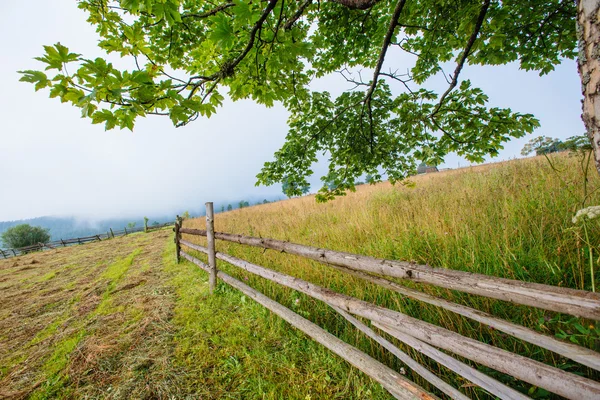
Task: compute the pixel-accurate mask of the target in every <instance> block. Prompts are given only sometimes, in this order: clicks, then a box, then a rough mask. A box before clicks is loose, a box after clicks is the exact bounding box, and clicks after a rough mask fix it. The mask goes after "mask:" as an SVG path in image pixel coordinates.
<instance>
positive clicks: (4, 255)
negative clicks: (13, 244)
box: [0, 249, 6, 258]
mask: <svg viewBox="0 0 600 400" xmlns="http://www.w3.org/2000/svg"><path fill="white" fill-rule="evenodd" d="M0 253H2V256H3V257H4V258H6V254H4V250H2V249H0Z"/></svg>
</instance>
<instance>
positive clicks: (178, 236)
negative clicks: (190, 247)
mask: <svg viewBox="0 0 600 400" xmlns="http://www.w3.org/2000/svg"><path fill="white" fill-rule="evenodd" d="M180 223H181V220H180V218H179V215H178V216H177V217H176V219H175V228H174V231H175V255H176V256H177V264H179V260H180V259H181V244H180V243H179V239H181V234H180V233H179V228H180V227H181V226H180V225H179V224H180Z"/></svg>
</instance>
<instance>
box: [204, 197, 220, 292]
mask: <svg viewBox="0 0 600 400" xmlns="http://www.w3.org/2000/svg"><path fill="white" fill-rule="evenodd" d="M206 242H207V246H206V247H207V248H208V266H209V267H210V274H209V277H208V289H209V291H210V294H213V293H214V292H215V288H216V287H217V258H216V257H215V253H216V252H215V214H214V210H213V203H212V202H211V201H209V202H208V203H206Z"/></svg>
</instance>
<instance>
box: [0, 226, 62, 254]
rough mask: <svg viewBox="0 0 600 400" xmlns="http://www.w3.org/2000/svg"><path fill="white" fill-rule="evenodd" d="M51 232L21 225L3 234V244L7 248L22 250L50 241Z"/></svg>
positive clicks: (38, 227) (37, 227)
mask: <svg viewBox="0 0 600 400" xmlns="http://www.w3.org/2000/svg"><path fill="white" fill-rule="evenodd" d="M49 231H50V230H49V229H45V228H42V227H40V226H31V225H28V224H20V225H16V226H13V227H12V228H9V229H7V230H6V232H4V233H3V234H2V242H3V243H4V245H5V246H7V247H12V248H20V247H25V246H31V245H32V244H36V243H47V242H49V241H50V234H49V233H48V232H49Z"/></svg>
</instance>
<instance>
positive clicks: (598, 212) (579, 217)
mask: <svg viewBox="0 0 600 400" xmlns="http://www.w3.org/2000/svg"><path fill="white" fill-rule="evenodd" d="M585 217H587V218H588V219H590V220H591V219H595V218H598V217H600V206H591V207H586V208H582V209H581V210H579V211H577V214H575V216H574V217H573V223H574V224H576V223H578V222H579V221H583V219H584V218H585Z"/></svg>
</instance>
